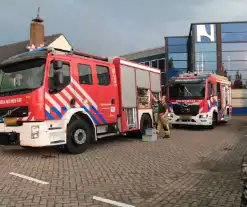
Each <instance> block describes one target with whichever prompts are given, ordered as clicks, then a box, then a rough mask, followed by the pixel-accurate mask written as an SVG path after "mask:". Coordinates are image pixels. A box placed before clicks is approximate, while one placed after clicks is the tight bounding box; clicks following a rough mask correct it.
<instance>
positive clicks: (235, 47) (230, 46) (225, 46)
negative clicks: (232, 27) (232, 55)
mask: <svg viewBox="0 0 247 207" xmlns="http://www.w3.org/2000/svg"><path fill="white" fill-rule="evenodd" d="M246 50H247V43H222V51H246Z"/></svg>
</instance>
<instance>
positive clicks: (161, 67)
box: [159, 59, 165, 71]
mask: <svg viewBox="0 0 247 207" xmlns="http://www.w3.org/2000/svg"><path fill="white" fill-rule="evenodd" d="M159 69H160V70H161V71H164V70H165V59H160V60H159Z"/></svg>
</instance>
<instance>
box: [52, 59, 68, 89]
mask: <svg viewBox="0 0 247 207" xmlns="http://www.w3.org/2000/svg"><path fill="white" fill-rule="evenodd" d="M57 71H59V72H62V73H63V79H64V84H63V86H64V87H65V86H67V85H69V83H70V65H69V63H67V62H63V67H62V68H61V69H59V70H57ZM54 72H55V70H54V69H53V63H52V62H51V64H50V73H49V88H50V89H54V88H55V83H54Z"/></svg>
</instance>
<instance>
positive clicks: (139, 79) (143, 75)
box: [136, 69, 150, 89]
mask: <svg viewBox="0 0 247 207" xmlns="http://www.w3.org/2000/svg"><path fill="white" fill-rule="evenodd" d="M136 86H137V87H138V88H146V89H149V88H150V81H149V72H148V71H145V70H140V69H136Z"/></svg>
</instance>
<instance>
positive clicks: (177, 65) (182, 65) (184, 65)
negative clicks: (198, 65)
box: [171, 61, 187, 68]
mask: <svg viewBox="0 0 247 207" xmlns="http://www.w3.org/2000/svg"><path fill="white" fill-rule="evenodd" d="M172 66H173V67H171V68H187V61H172Z"/></svg>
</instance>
